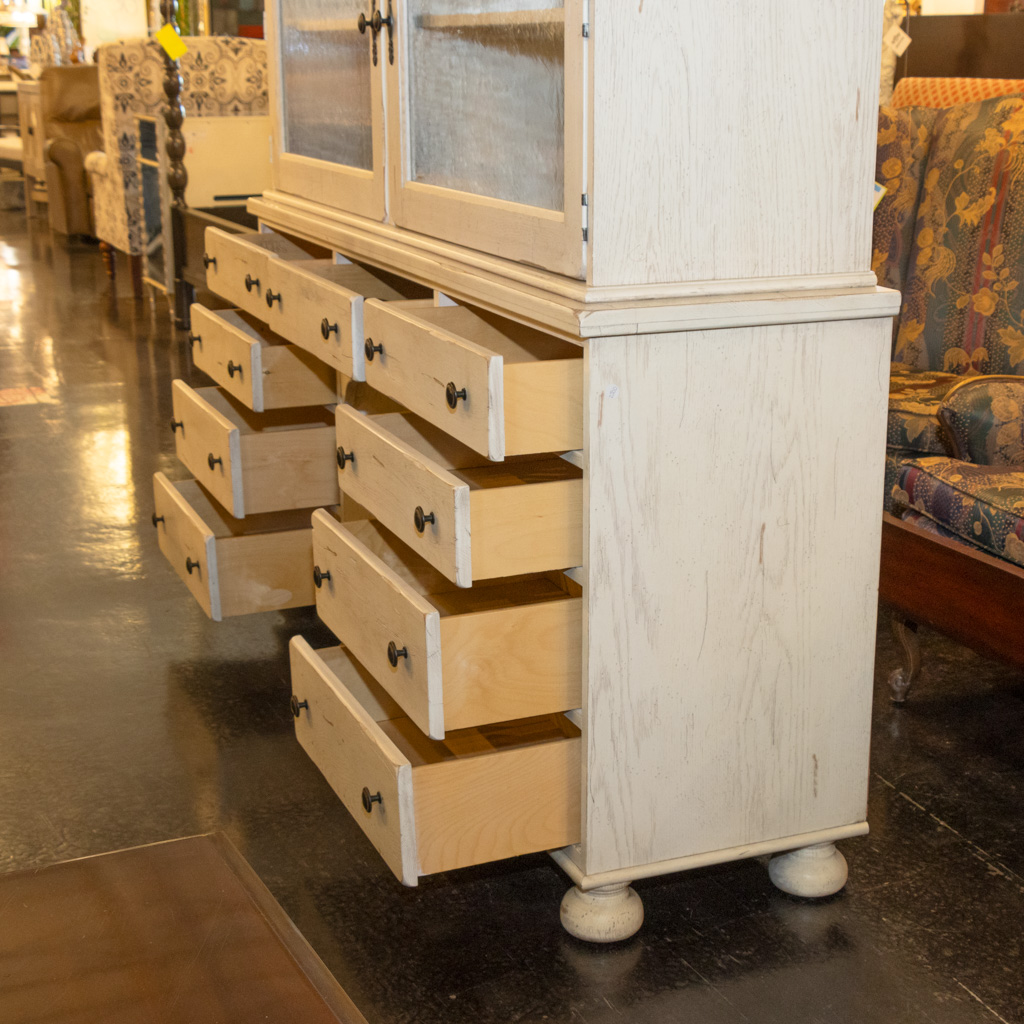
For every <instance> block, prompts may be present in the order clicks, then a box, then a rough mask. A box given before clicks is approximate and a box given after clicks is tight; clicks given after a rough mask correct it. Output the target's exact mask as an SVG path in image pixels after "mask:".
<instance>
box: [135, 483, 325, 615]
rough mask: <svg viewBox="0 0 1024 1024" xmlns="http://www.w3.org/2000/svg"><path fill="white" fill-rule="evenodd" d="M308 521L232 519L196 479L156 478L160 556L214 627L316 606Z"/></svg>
mask: <svg viewBox="0 0 1024 1024" xmlns="http://www.w3.org/2000/svg"><path fill="white" fill-rule="evenodd" d="M309 515H310V513H309V512H308V511H300V512H283V513H273V514H269V515H263V516H254V517H252V518H251V519H246V520H237V519H232V518H231V517H230V516H229V515H228V514H227V513H226V512H225V511H224V510H223V509H222V508H220V506H218V505H217V504H216V502H214V501H212V500H211V499H210V497H209V495H208V494H207V493H206V492H205V491H204V490H203V489H202V488H201V487H200V486H199V485H198V484H197V483H196V482H195V481H194V480H180V481H176V482H171V481H170V480H168V479H167V477H166V476H164V474H163V473H156V474H154V476H153V526H154V527H155V528H156V530H157V537H158V540H159V544H160V550H161V551H162V552H163V553H164V556H165V557H166V558H167V560H168V562H170V563H171V566H172V567H173V568H174V571H175V572H176V573H177V574H178V575H179V576H180V577H181V579H182V581H183V582H184V583H185V585H186V586H187V587H188V589H189V590H190V591H191V593H192V596H193V597H194V598H195V599H196V601H198V602H199V605H200V607H201V608H202V609H203V611H204V612H206V614H207V615H209V616H210V618H211V619H213V620H214V621H215V622H219V621H220V620H221V619H223V618H227V617H229V616H232V615H247V614H250V613H252V612H265V611H276V610H279V609H281V608H297V607H299V606H301V605H309V604H313V582H312V576H311V572H312V564H313V541H312V536H313V530H312V526H311V525H310V521H309Z"/></svg>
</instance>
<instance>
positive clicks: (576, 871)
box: [549, 821, 868, 892]
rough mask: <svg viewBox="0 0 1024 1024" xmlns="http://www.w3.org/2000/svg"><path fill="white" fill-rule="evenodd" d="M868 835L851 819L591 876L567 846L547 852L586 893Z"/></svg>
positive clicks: (860, 823)
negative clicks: (774, 837) (645, 879)
mask: <svg viewBox="0 0 1024 1024" xmlns="http://www.w3.org/2000/svg"><path fill="white" fill-rule="evenodd" d="M867 834H868V823H867V822H866V821H858V822H854V823H853V824H851V825H839V826H837V827H835V828H826V829H819V830H818V831H817V832H804V833H802V834H800V835H796V836H784V837H782V838H780V839H768V840H765V841H763V842H759V843H749V844H747V845H745V846H732V847H729V848H728V849H725V850H712V851H709V852H707V853H696V854H691V855H690V856H687V857H675V858H673V859H672V860H662V861H657V862H656V863H654V864H639V865H636V866H633V867H626V868H616V869H615V870H613V871H600V872H597V873H596V874H593V875H588V874H585V873H584V872H583V870H582V869H581V868H580V867H579V865H578V864H577V863H576V862H575V861H574V860H573V859H572V855H571V853H570V850H571V849H572V848H571V847H564V848H562V849H561V850H551V851H549V852H550V855H551V857H552V858H553V860H554V861H555V863H556V864H557V865H558V866H559V867H560V868H561V869H562V870H563V871H564V872H565V873H566V874H567V875H568V876H569V878H571V879H572V881H573V882H574V883H575V884H576V886H577V887H578V888H579V889H581V890H583V891H584V892H587V891H588V890H590V889H597V888H601V887H603V886H610V885H622V884H623V883H628V882H632V881H635V880H636V879H638V878H655V877H657V876H658V875H671V874H675V872H677V871H692V870H693V869H694V868H705V867H710V866H711V865H712V864H726V863H728V862H729V861H733V860H749V859H751V858H752V857H764V856H767V855H769V854H773V853H785V852H787V851H789V850H798V849H801V848H803V847H806V846H820V845H822V844H824V843H836V842H839V841H840V840H843V839H853V838H854V837H856V836H865V835H867Z"/></svg>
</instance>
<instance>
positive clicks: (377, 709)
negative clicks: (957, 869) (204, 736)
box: [289, 636, 419, 885]
mask: <svg viewBox="0 0 1024 1024" xmlns="http://www.w3.org/2000/svg"><path fill="white" fill-rule="evenodd" d="M289 648H290V655H291V675H292V696H293V698H294V699H295V701H296V702H305V704H306V705H307V706H306V707H302V708H300V707H297V706H293V713H294V712H295V711H298V714H297V715H296V716H295V735H296V738H297V739H298V741H299V743H300V744H301V745H302V748H303V750H305V751H306V753H307V754H308V755H309V757H310V759H311V760H312V761H313V763H314V764H315V765H316V766H317V768H319V769H320V772H321V773H322V774H323V776H324V778H325V779H326V780H327V781H328V783H330V786H331V788H332V789H333V790H334V792H335V793H336V794H337V795H338V797H339V799H340V800H341V802H342V803H343V804H344V805H345V807H346V808H347V809H348V812H349V813H350V814H351V815H352V817H353V818H355V820H356V821H357V822H358V824H359V827H360V828H361V829H362V830H363V832H364V833H365V834H366V837H367V838H368V839H369V840H370V842H371V843H373V845H374V847H375V848H376V849H377V852H378V853H379V854H380V855H381V856H382V857H383V858H384V862H385V863H386V864H387V865H388V867H389V868H391V870H392V871H393V872H394V873H395V874H396V875H397V876H398V877H399V878H400V879H401V880H402V881H403V882H404V883H405V884H406V885H415V884H416V879H417V877H418V876H419V871H418V867H417V858H416V833H415V818H414V813H413V806H412V766H411V765H410V764H409V762H408V760H407V759H406V758H405V757H403V756H402V754H401V753H400V752H399V751H398V749H397V748H396V747H395V746H394V744H393V743H391V741H390V740H388V739H387V737H386V736H385V735H384V734H383V733H382V732H381V730H380V728H379V727H378V725H377V720H378V719H381V720H383V719H386V718H394V717H398V715H400V714H401V711H400V710H398V709H397V707H396V706H394V704H393V702H387V700H386V698H385V700H384V702H383V703H375V702H374V701H373V699H372V696H371V694H373V692H374V691H373V689H371V688H372V687H373V683H372V680H371V679H370V676H369V673H368V672H366V670H365V669H363V668H362V666H360V665H358V664H357V663H356V662H354V661H353V660H352V659H350V658H348V657H346V656H345V654H344V652H342V651H340V650H339V649H338V648H331V649H329V650H327V651H314V650H313V648H312V647H310V646H309V644H308V643H307V642H306V641H305V640H303V639H302V637H299V636H296V637H292V640H291V644H290V645H289ZM346 684H347V685H346ZM356 694H358V695H359V696H361V697H362V702H360V700H359V699H358V698H357V696H356ZM364 788H365V789H366V790H367V793H368V794H374V795H379V796H380V800H379V801H376V800H375V801H373V802H372V803H370V804H369V806H370V808H371V810H370V812H369V813H367V812H366V810H365V809H364V807H363V797H362V794H363V789H364Z"/></svg>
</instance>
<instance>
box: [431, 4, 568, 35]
mask: <svg viewBox="0 0 1024 1024" xmlns="http://www.w3.org/2000/svg"><path fill="white" fill-rule="evenodd" d="M564 22H565V9H564V8H563V7H557V8H550V9H548V10H542V11H491V12H487V13H484V14H424V15H422V16H421V18H420V28H424V29H442V30H445V29H447V30H452V29H460V28H469V29H478V28H490V29H502V28H529V27H532V26H534V25H562V24H564Z"/></svg>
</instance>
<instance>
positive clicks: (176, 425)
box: [171, 416, 185, 434]
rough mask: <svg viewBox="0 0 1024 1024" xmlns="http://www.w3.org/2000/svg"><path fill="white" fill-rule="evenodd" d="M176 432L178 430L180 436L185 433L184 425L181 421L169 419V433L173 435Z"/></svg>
mask: <svg viewBox="0 0 1024 1024" xmlns="http://www.w3.org/2000/svg"><path fill="white" fill-rule="evenodd" d="M176 430H180V431H181V432H182V434H184V433H185V423H184V421H183V420H176V419H175V418H174V417H173V416H172V417H171V433H172V434H173V433H174V432H175V431H176Z"/></svg>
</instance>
